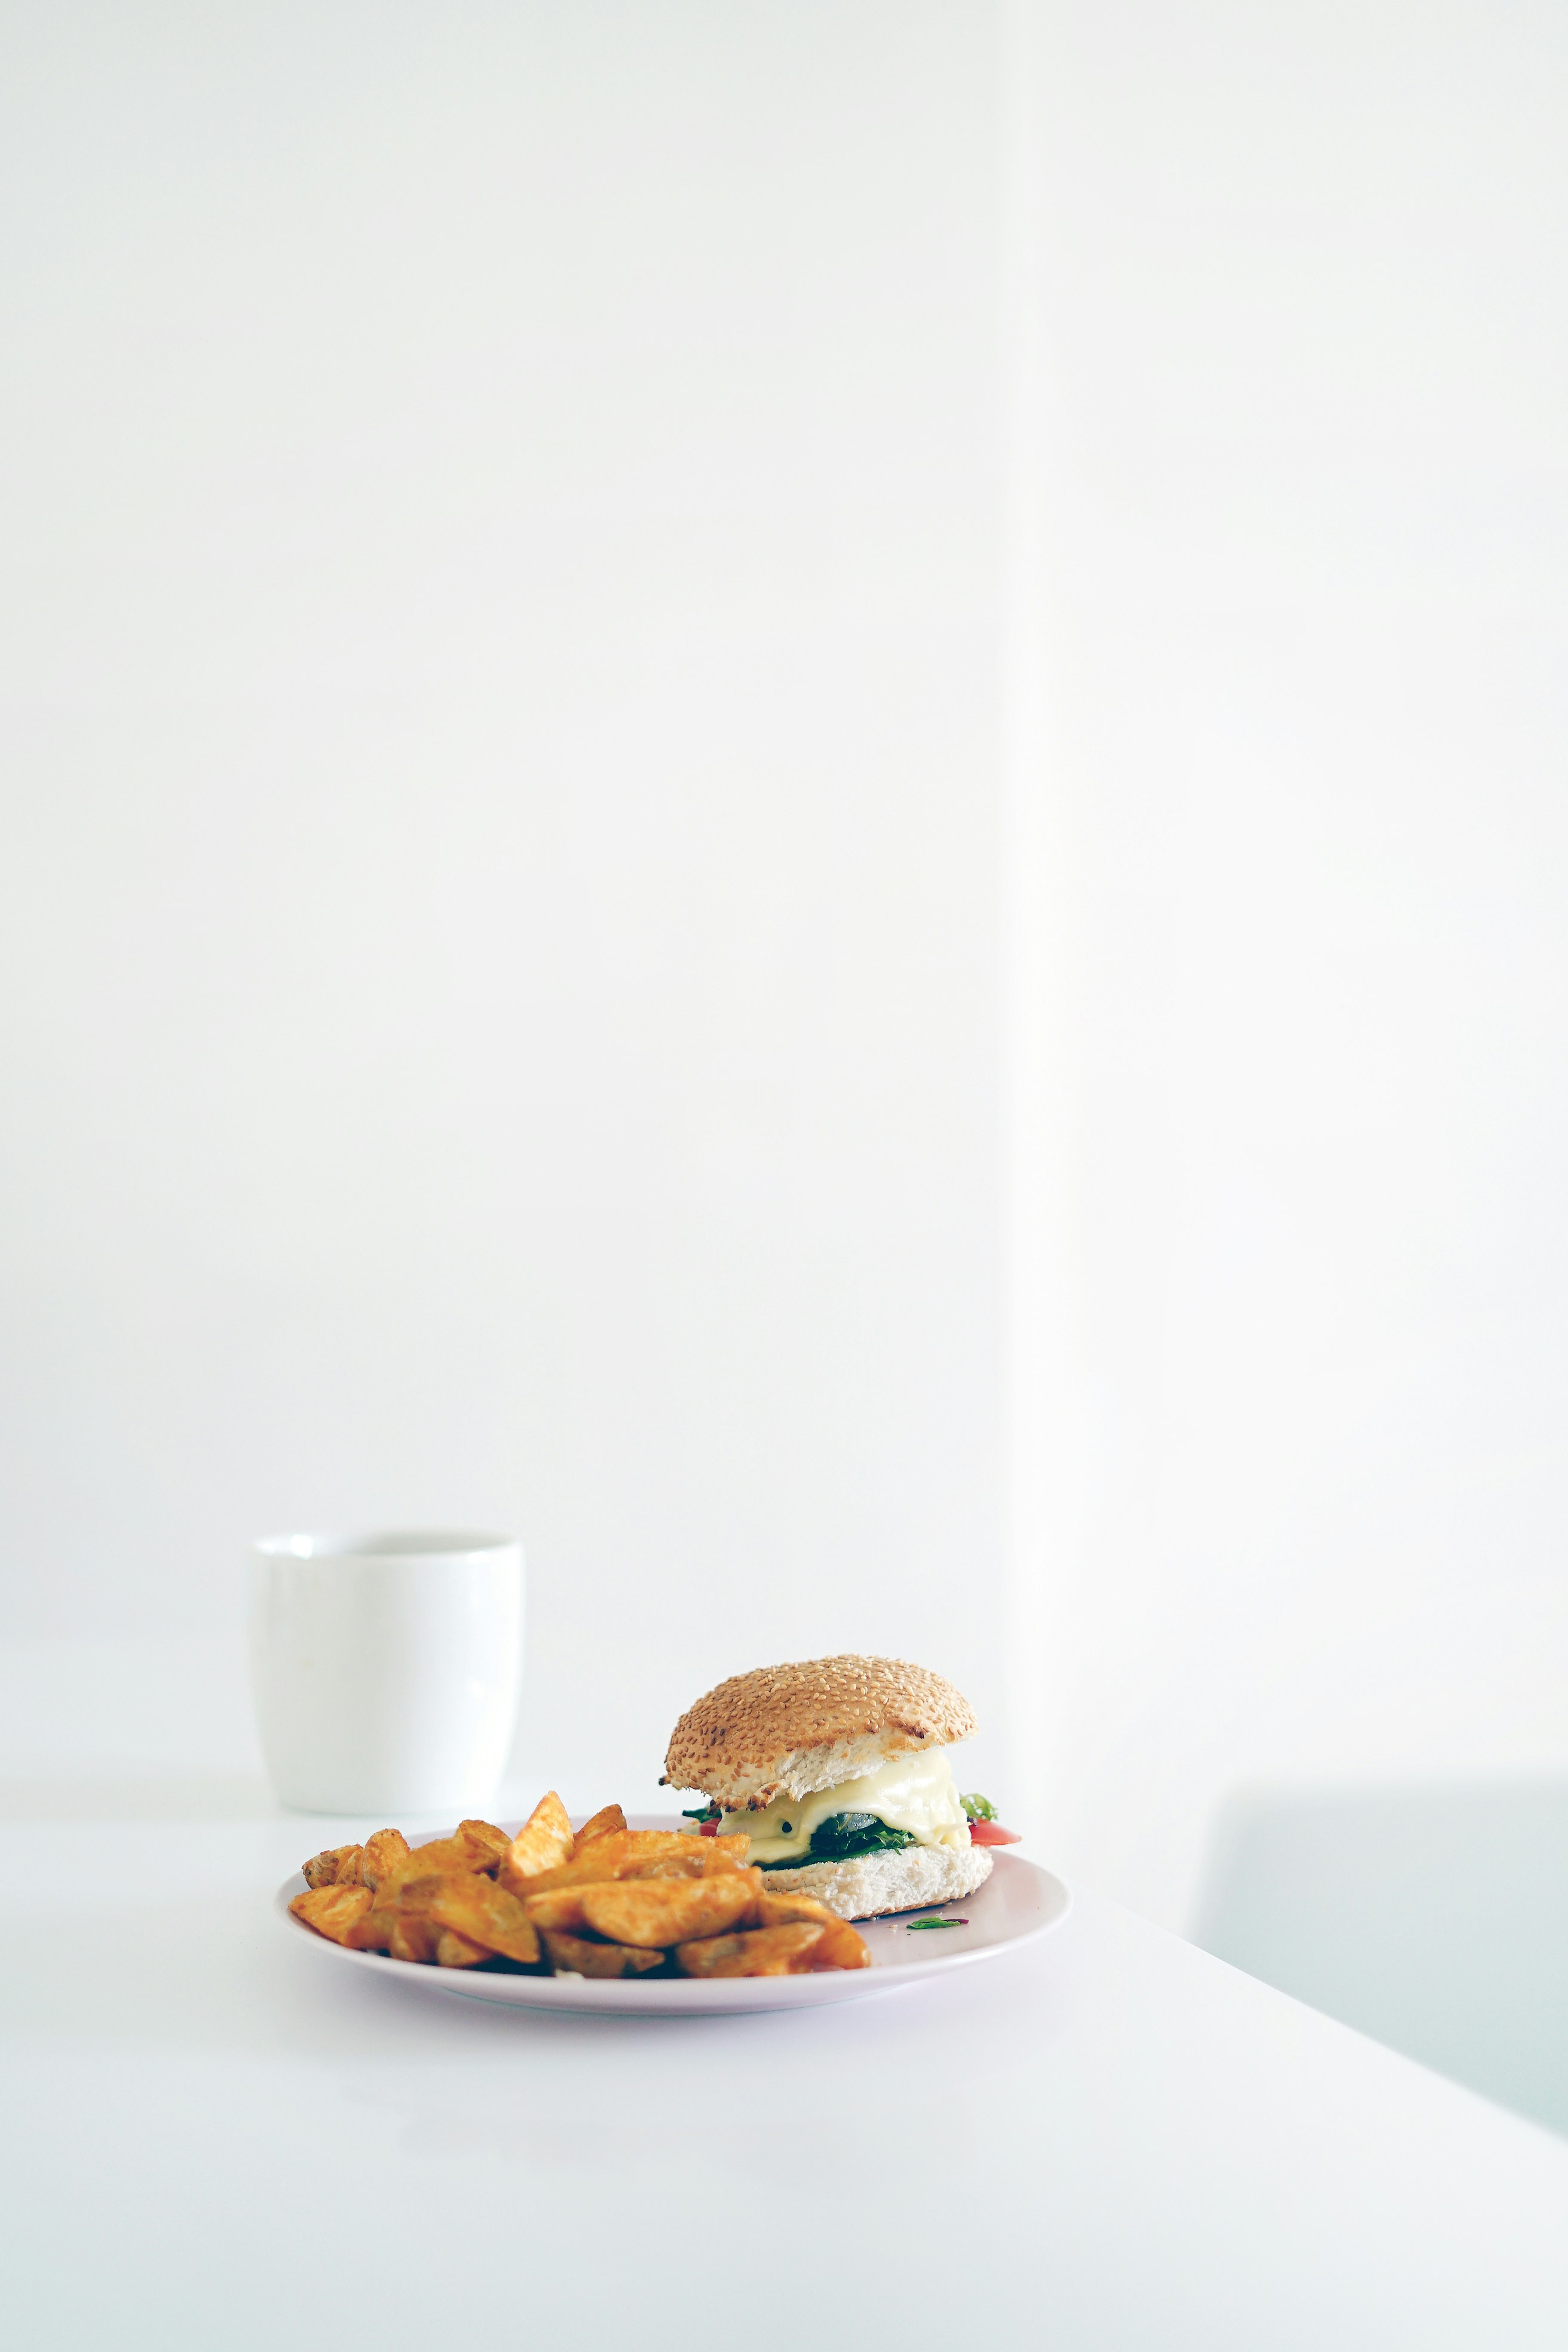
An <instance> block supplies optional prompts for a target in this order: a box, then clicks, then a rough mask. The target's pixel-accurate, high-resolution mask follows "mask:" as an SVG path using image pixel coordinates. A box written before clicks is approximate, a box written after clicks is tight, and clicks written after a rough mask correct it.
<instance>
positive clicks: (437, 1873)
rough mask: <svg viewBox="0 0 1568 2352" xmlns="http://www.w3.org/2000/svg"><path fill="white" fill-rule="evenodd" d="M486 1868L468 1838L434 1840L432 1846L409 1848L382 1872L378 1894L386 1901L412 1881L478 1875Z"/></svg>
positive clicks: (475, 1847) (480, 1854)
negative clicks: (465, 1873) (456, 1874)
mask: <svg viewBox="0 0 1568 2352" xmlns="http://www.w3.org/2000/svg"><path fill="white" fill-rule="evenodd" d="M484 1867H485V1861H484V1856H483V1853H481V1852H480V1850H479V1847H478V1846H476V1845H473V1844H471V1843H469V1841H468V1839H467V1838H466V1837H449V1838H432V1839H431V1841H430V1843H429V1844H428V1845H414V1846H408V1847H406V1848H405V1851H404V1852H403V1853H400V1854H398V1855H397V1856H396V1857H395V1859H394V1860H393V1861H392V1862H391V1863H389V1864H388V1865H387V1867H386V1868H385V1869H384V1871H383V1872H382V1874H381V1878H380V1881H379V1883H378V1885H377V1887H376V1893H377V1895H380V1896H381V1897H382V1898H383V1899H384V1898H385V1897H386V1896H387V1895H395V1894H396V1893H398V1892H399V1890H400V1889H401V1888H403V1887H405V1886H406V1885H408V1883H409V1881H410V1879H415V1878H445V1877H447V1875H448V1874H450V1873H451V1872H453V1871H465V1872H468V1873H469V1874H478V1873H479V1872H480V1871H482V1870H483V1869H484Z"/></svg>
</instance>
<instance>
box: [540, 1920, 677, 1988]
mask: <svg viewBox="0 0 1568 2352" xmlns="http://www.w3.org/2000/svg"><path fill="white" fill-rule="evenodd" d="M544 1948H545V1950H546V1951H547V1952H548V1953H549V1955H550V1964H551V1966H552V1968H553V1969H556V1970H558V1971H559V1970H563V1969H564V1970H566V1971H568V1972H570V1973H572V1974H574V1975H576V1976H580V1977H637V1976H641V1975H643V1974H644V1973H645V1972H646V1971H647V1969H657V1968H658V1965H659V1962H660V1961H661V1960H662V1959H663V1958H664V1954H663V1953H662V1952H660V1951H654V1950H650V1949H648V1948H647V1947H646V1946H640V1945H635V1944H590V1943H588V1942H587V1941H586V1940H585V1939H584V1937H581V1936H563V1935H561V1934H559V1933H558V1932H557V1930H556V1929H555V1928H553V1927H547V1928H545V1930H544Z"/></svg>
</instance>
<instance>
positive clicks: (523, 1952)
mask: <svg viewBox="0 0 1568 2352" xmlns="http://www.w3.org/2000/svg"><path fill="white" fill-rule="evenodd" d="M399 1902H400V1905H401V1906H403V1908H404V1909H406V1910H408V1911H412V1912H416V1913H417V1914H418V1916H420V1917H422V1918H424V1919H427V1920H429V1921H431V1922H432V1923H433V1924H434V1925H435V1926H436V1927H449V1928H451V1929H452V1931H453V1932H454V1933H455V1934H456V1935H459V1936H466V1937H468V1940H469V1941H470V1942H471V1943H475V1944H482V1945H483V1947H484V1948H485V1950H486V1951H487V1952H500V1953H501V1954H502V1955H503V1956H504V1957H505V1958H507V1959H509V1960H521V1962H522V1963H523V1965H524V1966H525V1967H531V1966H532V1964H533V1962H534V1961H535V1960H537V1959H538V1958H539V1937H538V1936H537V1935H536V1933H535V1932H534V1927H533V1923H532V1921H531V1919H530V1918H529V1916H528V1914H527V1912H526V1911H525V1910H524V1909H523V1907H522V1906H521V1903H520V1902H519V1901H518V1899H517V1897H516V1895H509V1894H508V1892H507V1890H506V1888H505V1887H504V1886H498V1885H496V1883H495V1881H494V1879H493V1878H487V1877H486V1876H485V1875H484V1874H483V1872H482V1871H479V1872H473V1871H454V1872H452V1873H450V1874H447V1875H445V1876H442V1877H439V1878H415V1879H409V1880H406V1881H405V1884H404V1885H403V1886H402V1887H401V1889H400V1890H399ZM399 1916H402V1914H401V1911H400V1915H399Z"/></svg>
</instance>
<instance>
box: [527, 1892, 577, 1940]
mask: <svg viewBox="0 0 1568 2352" xmlns="http://www.w3.org/2000/svg"><path fill="white" fill-rule="evenodd" d="M520 1899H521V1904H522V1907H523V1909H524V1910H525V1911H526V1912H527V1914H528V1916H529V1917H530V1919H531V1921H532V1922H533V1925H534V1926H535V1927H537V1928H538V1930H539V1932H540V1934H541V1935H543V1933H544V1931H545V1929H546V1928H547V1927H548V1928H550V1929H551V1930H552V1932H553V1933H556V1934H559V1935H563V1936H580V1935H582V1933H583V1931H584V1928H585V1927H587V1925H588V1922H587V1921H586V1919H584V1916H583V1890H582V1888H581V1887H580V1886H558V1887H556V1889H555V1891H554V1892H553V1894H551V1895H522V1896H521V1898H520Z"/></svg>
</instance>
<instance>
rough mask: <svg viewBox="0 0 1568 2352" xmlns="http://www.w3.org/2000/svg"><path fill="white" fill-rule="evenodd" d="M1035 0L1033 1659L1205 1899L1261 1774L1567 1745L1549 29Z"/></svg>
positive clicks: (1519, 15) (1562, 988)
mask: <svg viewBox="0 0 1568 2352" xmlns="http://www.w3.org/2000/svg"><path fill="white" fill-rule="evenodd" d="M1011 28H1012V35H1013V39H1014V43H1015V55H1016V58H1018V61H1019V64H1018V77H1019V90H1020V93H1021V94H1020V96H1019V98H1018V100H1017V115H1016V123H1017V133H1018V140H1019V147H1018V158H1019V160H1018V166H1017V178H1016V205H1015V238H1014V247H1015V268H1016V273H1017V280H1016V282H1017V286H1018V289H1019V296H1020V304H1021V324H1020V329H1019V335H1018V341H1017V360H1016V365H1017V368H1018V370H1019V383H1018V414H1019V415H1020V417H1021V418H1022V419H1023V420H1024V438H1023V443H1022V445H1021V457H1020V479H1021V481H1022V482H1023V485H1024V488H1025V490H1026V492H1028V493H1029V494H1030V495H1032V498H1033V506H1032V509H1031V510H1030V515H1029V518H1028V522H1029V527H1030V529H1031V530H1032V533H1033V536H1032V539H1029V540H1027V543H1026V544H1024V546H1023V548H1022V552H1021V553H1016V563H1015V572H1016V580H1017V581H1018V583H1020V584H1019V594H1020V597H1021V599H1022V600H1023V602H1024V604H1026V606H1027V605H1028V604H1029V601H1030V599H1033V600H1034V607H1035V609H1037V611H1038V612H1039V613H1040V614H1042V615H1043V620H1042V627H1043V631H1044V643H1045V645H1046V653H1045V655H1044V656H1043V657H1042V656H1039V655H1038V654H1037V653H1036V654H1034V655H1029V654H1027V651H1026V653H1025V654H1022V655H1021V654H1019V653H1018V652H1017V650H1016V653H1015V679H1014V703H1013V721H1012V723H1013V735H1012V744H1013V750H1012V762H1013V788H1014V793H1015V796H1016V810H1015V836H1016V838H1017V839H1018V840H1019V841H1020V842H1021V843H1022V845H1023V849H1024V852H1025V858H1024V865H1023V866H1022V867H1021V869H1020V872H1021V879H1020V882H1019V907H1020V919H1021V922H1022V927H1023V938H1022V945H1021V948H1020V950H1019V959H1020V963H1021V967H1022V969H1023V971H1024V976H1025V979H1026V982H1029V983H1030V987H1032V991H1033V992H1032V993H1031V992H1030V989H1029V988H1026V990H1025V991H1024V993H1023V994H1022V995H1021V998H1020V1014H1021V1021H1022V1027H1021V1030H1020V1034H1019V1036H1018V1039H1017V1058H1018V1068H1019V1071H1020V1076H1021V1097H1020V1104H1021V1108H1020V1118H1019V1120H1018V1123H1017V1128H1016V1139H1017V1164H1016V1176H1017V1208H1016V1217H1017V1220H1018V1222H1019V1234H1020V1237H1021V1247H1020V1252H1019V1259H1018V1262H1019V1264H1020V1266H1021V1269H1022V1273H1023V1276H1024V1277H1025V1279H1026V1285H1027V1286H1028V1289H1027V1296H1026V1297H1025V1299H1024V1301H1023V1305H1022V1309H1021V1315H1020V1320H1019V1326H1018V1331H1017V1334H1016V1341H1015V1354H1016V1361H1017V1364H1018V1367H1019V1381H1018V1387H1017V1391H1016V1396H1017V1401H1018V1402H1017V1412H1018V1427H1019V1433H1020V1434H1019V1446H1018V1460H1019V1465H1020V1469H1019V1476H1018V1480H1017V1494H1018V1498H1019V1502H1018V1507H1019V1510H1020V1520H1019V1533H1018V1541H1019V1547H1020V1556H1021V1558H1022V1559H1023V1560H1024V1561H1025V1563H1026V1568H1027V1569H1028V1570H1029V1571H1030V1572H1031V1573H1032V1574H1033V1575H1034V1576H1035V1578H1036V1579H1037V1586H1038V1590H1037V1606H1035V1607H1034V1608H1033V1610H1032V1611H1031V1609H1030V1608H1027V1607H1026V1609H1025V1610H1024V1612H1023V1630H1024V1632H1025V1633H1026V1636H1027V1639H1028V1642H1029V1643H1030V1644H1031V1645H1032V1647H1031V1649H1030V1652H1029V1655H1028V1656H1027V1658H1026V1661H1025V1664H1024V1665H1023V1667H1022V1669H1021V1672H1020V1677H1019V1683H1020V1688H1021V1689H1023V1690H1024V1691H1026V1692H1027V1691H1028V1690H1029V1689H1031V1688H1032V1687H1034V1686H1035V1685H1040V1686H1041V1687H1042V1689H1043V1696H1042V1697H1041V1698H1040V1700H1039V1701H1038V1703H1037V1713H1036V1715H1035V1716H1034V1717H1033V1718H1032V1719H1031V1725H1030V1728H1031V1732H1032V1737H1033V1742H1034V1745H1033V1755H1032V1763H1031V1771H1032V1775H1033V1780H1032V1785H1033V1789H1034V1793H1035V1798H1036V1801H1037V1804H1038V1806H1039V1807H1040V1808H1041V1809H1042V1811H1043V1813H1044V1814H1045V1815H1046V1816H1047V1817H1048V1819H1049V1821H1050V1822H1051V1824H1052V1839H1053V1843H1054V1845H1055V1848H1056V1850H1057V1851H1058V1852H1059V1853H1061V1854H1062V1856H1063V1858H1064V1860H1066V1861H1067V1862H1068V1864H1069V1865H1071V1866H1073V1867H1076V1868H1078V1869H1080V1870H1082V1871H1084V1872H1086V1873H1088V1874H1090V1875H1092V1876H1094V1877H1095V1878H1097V1879H1098V1880H1099V1882H1100V1884H1101V1885H1106V1886H1108V1887H1109V1888H1110V1889H1111V1890H1112V1891H1116V1892H1120V1893H1121V1894H1122V1895H1125V1896H1126V1897H1128V1899H1130V1900H1131V1901H1132V1902H1134V1903H1135V1904H1137V1905H1139V1906H1141V1907H1142V1908H1144V1909H1147V1910H1150V1911H1152V1912H1153V1913H1154V1914H1156V1915H1157V1916H1164V1917H1166V1918H1168V1919H1169V1920H1171V1921H1172V1922H1173V1924H1176V1923H1180V1922H1181V1921H1183V1920H1184V1918H1186V1917H1188V1916H1190V1915H1191V1906H1192V1902H1193V1897H1194V1888H1195V1886H1196V1884H1197V1881H1198V1877H1199V1874H1200V1871H1201V1867H1202V1862H1203V1854H1204V1850H1205V1843H1206V1841H1207V1838H1208V1836H1209V1833H1210V1823H1211V1821H1212V1817H1213V1814H1214V1811H1215V1807H1216V1806H1217V1805H1219V1804H1220V1803H1221V1802H1222V1801H1223V1800H1224V1799H1225V1797H1226V1794H1227V1792H1229V1791H1232V1790H1236V1789H1237V1788H1238V1787H1241V1786H1245V1785H1247V1784H1248V1783H1254V1784H1258V1783H1264V1782H1268V1781H1271V1780H1272V1781H1280V1780H1297V1781H1302V1780H1305V1781H1312V1780H1323V1779H1342V1780H1355V1779H1357V1778H1363V1777H1364V1778H1367V1779H1370V1780H1381V1779H1385V1778H1389V1777H1396V1778H1397V1777H1405V1778H1411V1777H1423V1776H1447V1775H1456V1774H1458V1775H1463V1774H1482V1775H1506V1774H1507V1773H1509V1772H1510V1771H1516V1770H1517V1771H1523V1770H1531V1771H1546V1772H1553V1771H1557V1772H1561V1771H1562V1770H1563V1769H1564V1768H1568V1447H1565V1443H1564V1441H1565V1436H1568V1219H1565V1213H1564V1204H1565V1202H1568V1053H1565V1046H1568V667H1565V664H1564V650H1565V640H1568V310H1565V307H1564V302H1563V272H1564V264H1565V262H1568V142H1565V140H1564V136H1563V125H1564V122H1565V121H1568V18H1565V17H1564V16H1563V12H1562V11H1561V10H1560V9H1552V8H1545V7H1538V6H1533V5H1524V0H1484V5H1482V0H1451V5H1421V6H1413V5H1411V6H1407V5H1396V0H1374V5H1370V6H1368V5H1358V6H1355V7H1348V6H1347V7H1339V6H1335V5H1325V0H1314V5H1311V6H1306V5H1275V6H1268V7H1255V6H1252V7H1249V6H1243V5H1223V0H1184V5H1174V6H1172V5H1163V0H1161V5H1141V0H1117V5H1112V6H1109V7H1107V6H1103V5H1087V0H1086V5H1079V0H1048V5H1040V6H1033V5H1024V6H1023V7H1021V8H1020V9H1019V10H1018V11H1017V12H1016V14H1015V16H1013V18H1012V19H1011ZM1031 469H1032V470H1031ZM1031 662H1033V664H1034V666H1033V667H1031ZM1042 741H1043V743H1044V746H1045V750H1044V753H1043V755H1042V756H1041V757H1040V759H1039V760H1038V761H1036V760H1035V759H1034V756H1033V755H1034V753H1035V751H1036V749H1037V745H1038V744H1039V743H1040V742H1042ZM1041 777H1044V778H1045V779H1046V780H1047V789H1046V792H1045V794H1044V796H1043V798H1040V799H1037V800H1034V799H1031V798H1030V795H1031V794H1035V793H1037V792H1038V780H1039V779H1040V778H1041ZM1031 860H1032V861H1033V862H1032V864H1031V863H1030V862H1029V861H1031ZM1031 927H1033V928H1032V929H1031ZM1042 1234H1044V1235H1045V1242H1044V1244H1042V1243H1041V1241H1040V1238H1039V1237H1040V1236H1041V1235H1042ZM1031 1237H1033V1238H1031ZM1041 1432H1044V1440H1043V1443H1042V1442H1041V1438H1040V1435H1039V1433H1041ZM1025 1598H1026V1601H1027V1599H1028V1595H1027V1594H1026V1596H1025Z"/></svg>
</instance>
